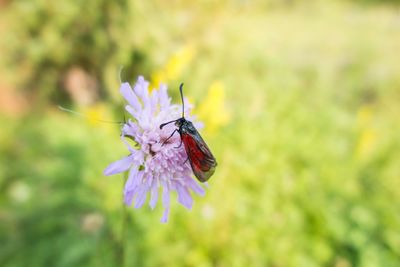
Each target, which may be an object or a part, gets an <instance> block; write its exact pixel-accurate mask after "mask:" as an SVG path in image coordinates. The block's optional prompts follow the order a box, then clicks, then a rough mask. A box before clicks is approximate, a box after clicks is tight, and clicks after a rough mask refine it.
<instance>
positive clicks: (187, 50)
mask: <svg viewBox="0 0 400 267" xmlns="http://www.w3.org/2000/svg"><path fill="white" fill-rule="evenodd" d="M194 52H195V50H194V48H193V46H191V45H186V46H184V47H183V48H182V49H181V50H179V51H178V52H177V53H176V54H175V55H173V56H172V57H171V58H170V59H169V60H168V62H167V64H166V65H165V66H164V67H163V68H162V69H160V70H157V71H155V72H154V73H153V74H152V75H151V84H150V90H152V89H154V88H158V87H159V86H160V83H168V82H170V81H175V80H177V79H178V78H179V77H180V76H181V74H182V72H183V70H184V69H185V67H186V66H187V65H188V64H189V63H190V61H191V60H192V58H193V55H194Z"/></svg>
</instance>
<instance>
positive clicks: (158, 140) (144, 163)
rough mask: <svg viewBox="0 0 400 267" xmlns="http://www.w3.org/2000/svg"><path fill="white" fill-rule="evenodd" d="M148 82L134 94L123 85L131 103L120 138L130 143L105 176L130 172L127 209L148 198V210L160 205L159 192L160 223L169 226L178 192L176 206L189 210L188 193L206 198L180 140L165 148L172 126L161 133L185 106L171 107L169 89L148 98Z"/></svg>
mask: <svg viewBox="0 0 400 267" xmlns="http://www.w3.org/2000/svg"><path fill="white" fill-rule="evenodd" d="M148 86H149V83H148V82H147V81H146V80H145V79H144V78H143V77H142V76H139V78H138V80H137V82H136V84H135V86H134V88H133V90H132V88H131V87H130V85H129V84H128V83H123V84H122V85H121V88H120V91H121V94H122V95H123V97H124V98H125V99H126V101H127V102H128V105H127V106H126V107H125V108H126V110H127V111H128V112H129V113H130V114H131V115H132V117H133V120H131V119H129V121H128V122H126V123H125V124H124V125H123V127H122V134H121V139H122V141H123V142H124V143H125V144H126V146H127V148H128V150H129V153H130V154H129V155H128V156H127V157H125V158H122V159H120V160H118V161H116V162H113V163H111V164H110V165H109V166H108V167H107V168H106V169H105V170H104V174H105V175H112V174H116V173H120V172H125V171H128V170H129V177H128V180H127V182H126V184H125V189H124V199H125V204H126V205H129V206H130V205H132V203H134V207H135V208H140V207H141V206H143V204H144V203H145V202H146V199H147V195H150V201H149V205H150V207H151V208H152V209H154V207H155V206H156V203H157V200H158V196H159V194H160V191H161V199H162V204H163V206H164V214H163V216H162V218H161V222H167V220H168V214H169V209H170V194H171V192H172V191H176V192H177V195H178V202H179V203H181V204H182V205H183V206H185V207H186V208H188V209H190V208H191V207H192V205H193V198H192V196H191V193H190V191H193V192H195V193H197V194H199V195H204V193H205V191H204V189H203V188H202V187H201V186H200V185H199V184H197V182H196V181H195V180H194V179H193V178H192V169H191V167H190V164H189V162H188V161H187V155H186V152H185V149H184V146H183V145H182V146H180V147H178V146H179V144H180V137H179V135H178V134H175V135H174V136H173V137H172V138H170V139H169V140H168V142H166V143H165V144H163V142H164V141H165V140H166V139H167V138H168V137H169V136H170V135H171V133H172V132H173V131H174V129H175V126H174V125H173V124H169V125H167V126H165V127H163V129H160V124H162V123H164V122H167V121H171V120H174V119H177V118H179V117H180V116H181V106H178V105H171V103H170V102H171V99H170V98H169V97H168V94H167V87H166V86H160V89H159V90H153V91H152V93H151V94H150V93H149V90H148ZM185 107H187V108H186V110H185V114H187V115H186V116H187V118H188V119H191V118H190V115H189V112H190V106H188V105H187V104H186V103H185ZM127 138H129V139H132V140H134V141H135V142H136V143H137V147H136V146H135V147H132V146H131V145H130V144H129V143H128V141H127V140H126V139H127Z"/></svg>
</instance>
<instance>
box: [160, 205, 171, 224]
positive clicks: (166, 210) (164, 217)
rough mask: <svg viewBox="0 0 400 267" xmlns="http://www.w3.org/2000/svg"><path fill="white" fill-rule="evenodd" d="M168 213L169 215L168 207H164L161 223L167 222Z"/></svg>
mask: <svg viewBox="0 0 400 267" xmlns="http://www.w3.org/2000/svg"><path fill="white" fill-rule="evenodd" d="M168 215H169V207H168V208H166V209H164V213H163V216H162V217H161V220H160V222H161V223H166V222H168Z"/></svg>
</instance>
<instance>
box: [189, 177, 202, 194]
mask: <svg viewBox="0 0 400 267" xmlns="http://www.w3.org/2000/svg"><path fill="white" fill-rule="evenodd" d="M185 182H186V184H187V185H188V186H189V187H190V188H191V189H192V190H193V192H195V193H197V194H198V195H200V196H204V194H205V193H206V192H205V190H204V189H203V187H201V186H200V185H199V184H198V183H197V182H196V181H195V180H194V179H193V178H192V177H187V178H186V179H185Z"/></svg>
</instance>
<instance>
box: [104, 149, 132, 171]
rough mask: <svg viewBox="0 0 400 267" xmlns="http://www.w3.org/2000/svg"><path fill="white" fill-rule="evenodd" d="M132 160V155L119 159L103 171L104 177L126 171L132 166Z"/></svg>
mask: <svg viewBox="0 0 400 267" xmlns="http://www.w3.org/2000/svg"><path fill="white" fill-rule="evenodd" d="M133 158H134V155H133V154H130V155H129V156H127V157H125V158H123V159H120V160H118V161H115V162H113V163H111V164H110V165H108V167H107V168H106V169H105V170H104V175H106V176H108V175H113V174H117V173H120V172H124V171H126V170H128V169H129V168H130V167H131V166H132V163H133V161H134V160H133Z"/></svg>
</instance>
